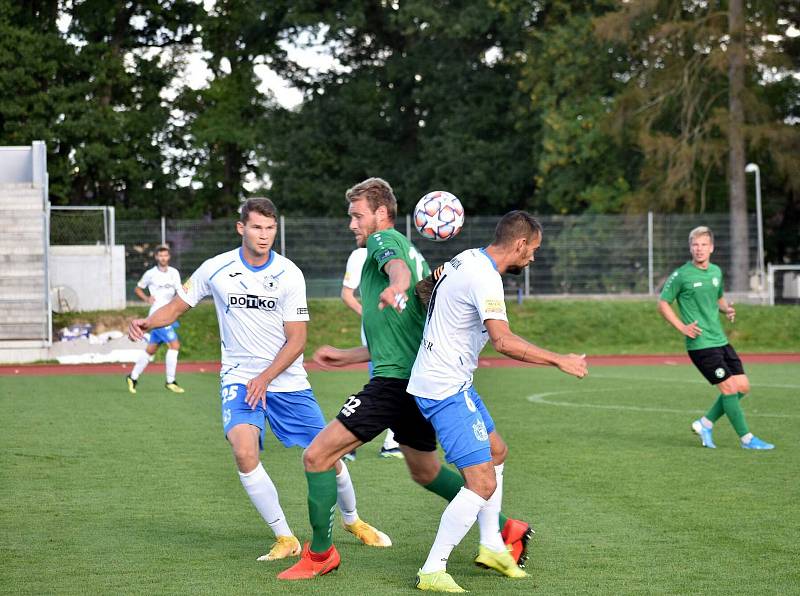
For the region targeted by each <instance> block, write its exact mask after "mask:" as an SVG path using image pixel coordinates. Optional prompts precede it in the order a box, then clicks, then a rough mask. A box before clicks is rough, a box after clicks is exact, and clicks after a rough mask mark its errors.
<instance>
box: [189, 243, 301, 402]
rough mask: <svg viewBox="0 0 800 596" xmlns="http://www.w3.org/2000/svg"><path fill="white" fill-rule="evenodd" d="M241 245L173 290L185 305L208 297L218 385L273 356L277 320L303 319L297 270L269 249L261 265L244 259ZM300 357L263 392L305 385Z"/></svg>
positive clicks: (241, 377)
mask: <svg viewBox="0 0 800 596" xmlns="http://www.w3.org/2000/svg"><path fill="white" fill-rule="evenodd" d="M241 250H242V249H241V248H237V249H235V250H231V251H229V252H225V253H222V254H221V255H217V256H216V257H212V258H210V259H208V260H207V261H206V262H204V263H203V264H202V265H200V267H199V268H198V269H197V271H195V272H194V274H193V275H192V277H191V279H189V281H188V282H186V284H185V285H184V286H183V287H182V288H181V289H180V290H178V295H179V296H180V297H181V299H182V300H184V301H185V302H186V303H187V304H188V305H189V306H196V305H197V303H198V302H200V300H202V299H203V298H204V297H205V296H209V295H210V296H212V297H213V298H214V306H215V307H216V310H217V320H218V321H219V335H220V338H221V340H222V369H221V371H220V377H221V379H222V384H223V385H228V384H231V383H246V382H247V381H249V380H250V379H252V378H253V377H255V376H258V375H259V374H261V373H262V372H264V369H266V368H267V367H268V366H269V365H270V364H272V361H273V360H274V359H275V355H276V354H277V353H278V352H279V351H280V349H281V348H282V347H283V346H284V344H285V343H286V333H285V331H284V328H283V323H284V322H286V321H308V319H309V317H308V304H307V302H306V281H305V278H304V277H303V273H302V272H301V271H300V269H299V268H298V267H297V266H296V265H295V264H294V263H292V262H291V261H290V260H289V259H287V258H286V257H283V256H281V255H279V254H277V253H275V252H274V251H272V252H271V253H270V257H269V260H268V261H267V262H266V263H265V264H264V265H262V266H261V267H253V266H251V265H250V264H249V263H247V262H245V260H244V258H243V257H242V253H241ZM310 387H311V385H310V384H309V382H308V376H307V375H306V370H305V368H303V355H302V354H300V356H298V357H297V359H296V360H295V361H294V362H292V364H290V365H289V367H288V368H287V369H286V370H284V371H283V372H282V373H281V374H279V375H278V376H277V377H276V378H275V379H274V380H273V381H272V383H270V385H269V387H268V390H269V391H277V392H286V391H301V390H303V389H308V388H310Z"/></svg>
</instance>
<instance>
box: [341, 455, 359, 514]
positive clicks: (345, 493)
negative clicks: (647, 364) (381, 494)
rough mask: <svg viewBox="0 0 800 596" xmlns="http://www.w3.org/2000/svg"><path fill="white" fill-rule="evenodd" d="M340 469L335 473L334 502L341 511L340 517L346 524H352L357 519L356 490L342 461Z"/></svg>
mask: <svg viewBox="0 0 800 596" xmlns="http://www.w3.org/2000/svg"><path fill="white" fill-rule="evenodd" d="M341 464H342V471H341V472H339V473H338V474H336V504H337V505H338V506H339V511H341V512H342V519H343V520H344V523H346V524H354V523H355V522H356V520H357V519H358V510H357V509H356V491H355V489H354V488H353V481H352V480H350V471H349V470H348V469H347V466H346V465H345V464H344V462H341Z"/></svg>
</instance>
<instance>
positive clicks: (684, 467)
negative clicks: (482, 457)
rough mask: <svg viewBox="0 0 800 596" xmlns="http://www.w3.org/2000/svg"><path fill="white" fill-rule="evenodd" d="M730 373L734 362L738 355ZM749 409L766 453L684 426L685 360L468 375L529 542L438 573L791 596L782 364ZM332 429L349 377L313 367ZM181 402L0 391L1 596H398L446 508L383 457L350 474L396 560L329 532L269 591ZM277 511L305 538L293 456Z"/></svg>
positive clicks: (272, 566) (790, 449) (790, 446)
mask: <svg viewBox="0 0 800 596" xmlns="http://www.w3.org/2000/svg"><path fill="white" fill-rule="evenodd" d="M745 364H746V365H747V363H746V362H745ZM748 372H749V374H750V378H751V381H752V384H753V391H752V394H751V395H750V396H748V397H747V399H746V401H745V403H744V406H745V412H746V413H747V416H748V421H749V422H750V426H751V429H752V430H753V431H754V432H755V433H756V434H757V435H759V436H761V437H762V438H764V439H766V440H768V441H772V442H774V443H776V444H777V449H776V450H775V451H773V452H749V451H745V450H742V449H740V448H739V447H738V445H737V439H736V436H735V435H734V433H733V431H732V429H731V428H730V425H729V424H728V423H727V422H726V421H721V423H720V424H719V425H718V428H717V430H716V431H715V440H716V443H717V446H718V449H716V450H715V451H713V450H708V449H703V448H701V447H700V443H699V441H698V440H697V439H696V437H695V436H694V435H692V434H691V432H690V430H689V424H690V422H691V420H692V419H694V418H696V417H697V416H698V415H699V414H700V413H701V412H702V411H703V410H705V408H706V407H707V406H708V405H709V404H710V403H711V400H712V399H713V398H714V394H713V392H712V389H711V388H710V387H708V386H707V385H706V384H705V382H704V381H703V380H702V379H701V378H700V376H699V374H698V373H697V372H696V371H695V370H694V369H693V368H690V367H688V366H674V367H666V366H664V367H625V368H622V367H607V368H605V367H604V368H600V367H598V368H594V369H593V370H592V373H591V375H590V377H589V378H587V379H585V380H583V381H577V380H574V379H571V378H568V377H566V376H564V375H562V374H560V373H558V372H556V371H553V370H545V369H493V370H482V371H479V374H478V377H477V383H476V385H477V388H478V390H479V391H480V392H481V393H482V395H483V396H484V398H485V400H486V402H487V404H488V406H489V408H490V411H491V412H492V414H493V416H494V418H495V421H496V422H497V426H498V430H499V432H500V433H501V434H502V435H503V436H504V437H505V439H506V441H507V442H508V444H509V446H510V450H511V451H510V456H509V459H508V461H507V464H506V485H505V486H506V492H505V499H504V504H505V506H504V510H505V511H506V512H507V513H508V514H510V515H512V516H515V517H521V518H524V519H527V520H530V521H531V522H532V523H533V524H534V526H535V527H536V529H537V532H538V533H537V535H536V537H535V538H534V545H533V548H532V556H531V560H530V562H529V565H528V571H529V572H530V573H531V577H530V578H529V579H526V580H516V581H514V580H507V579H505V578H502V577H499V576H494V575H491V574H490V573H489V572H487V571H482V570H479V569H478V568H476V567H474V566H473V565H472V564H471V560H472V557H473V556H474V551H475V548H476V543H477V531H476V530H475V529H473V530H472V532H471V533H470V534H469V535H468V536H467V538H466V539H465V540H464V542H463V543H462V545H461V546H459V547H458V548H457V549H456V551H455V552H454V553H453V556H452V557H451V560H450V566H449V569H450V571H451V573H452V574H453V575H454V576H455V578H456V579H457V580H458V581H459V582H460V583H461V584H462V585H463V586H464V587H465V588H467V589H469V590H470V591H471V592H473V593H475V594H499V593H502V594H517V593H518V594H529V593H532V592H536V593H541V594H689V593H693V594H734V593H740V594H759V595H760V594H789V593H798V592H800V571H799V570H798V561H800V546H799V545H798V536H800V510H799V509H798V506H797V504H798V503H799V502H800V482H798V480H797V472H798V470H800V449H799V448H798V436H800V410H798V408H797V398H798V389H800V366H798V365H750V366H748ZM311 380H312V383H313V385H314V387H315V391H316V393H317V395H318V397H319V399H320V402H321V404H322V406H323V409H324V411H325V413H326V415H328V416H332V415H333V414H334V413H335V412H336V411H337V408H338V406H339V405H340V404H341V403H342V401H343V398H344V397H345V396H346V395H347V394H348V392H349V391H351V390H352V389H354V388H356V387H358V386H359V385H360V384H361V383H362V382H363V381H364V380H365V374H364V373H360V372H337V373H314V374H312V379H311ZM181 382H182V384H183V385H184V386H185V387H186V389H187V392H186V394H184V395H183V396H176V395H173V394H171V393H168V392H166V391H164V390H163V388H162V379H161V376H160V375H157V374H147V373H146V374H145V375H144V376H143V377H142V379H141V381H140V384H139V388H140V390H139V394H138V395H137V396H135V397H133V396H130V395H129V394H128V393H127V392H126V391H125V389H124V384H123V377H122V375H120V376H92V377H81V376H61V377H0V407H2V411H3V412H4V413H5V416H4V420H5V421H6V424H5V425H4V426H5V427H4V432H3V434H2V438H0V495H2V498H0V528H2V534H3V539H2V542H1V543H0V549H2V553H1V554H2V559H3V563H2V566H0V591H2V592H13V593H18V594H45V593H50V594H77V593H92V594H97V593H103V594H127V593H136V594H152V593H157V594H188V593H192V594H252V593H267V594H268V593H276V592H280V593H293V594H319V593H337V592H338V593H340V594H358V595H360V594H413V593H414V591H413V589H412V586H413V579H414V574H415V572H416V570H417V568H418V567H419V566H420V565H421V564H422V562H423V561H424V559H425V556H426V554H427V551H428V548H429V547H430V544H431V542H432V540H433V537H434V534H435V531H436V527H437V524H438V520H439V516H440V515H441V512H442V510H443V508H444V503H443V501H441V500H440V499H438V498H437V497H435V496H433V495H432V494H430V493H428V492H427V491H424V490H422V489H420V488H418V487H416V486H415V485H414V484H413V483H412V482H411V481H410V480H409V478H408V476H407V474H406V472H405V466H404V464H403V463H402V462H400V461H396V460H391V461H385V460H380V459H379V458H378V457H377V452H378V448H379V445H378V444H370V445H367V446H365V447H362V449H361V450H360V451H359V455H358V459H357V461H356V462H354V463H352V464H350V470H351V474H352V476H353V479H354V482H355V484H356V490H357V492H358V495H359V505H360V506H359V511H360V513H361V515H362V517H363V518H364V519H366V520H368V521H370V522H371V523H373V524H375V525H377V526H378V527H380V528H381V529H383V530H384V531H386V532H387V533H388V534H389V535H390V536H391V537H392V538H393V540H394V542H395V546H394V547H393V548H391V549H389V550H379V549H370V548H367V547H364V546H361V545H360V544H357V543H355V542H354V539H353V538H352V537H351V536H350V535H349V534H348V535H345V533H344V532H343V531H342V530H340V529H338V528H337V529H336V530H335V534H334V535H335V540H336V544H337V546H338V548H339V550H340V552H341V554H342V557H343V564H342V567H341V569H340V570H339V571H337V572H336V573H335V574H333V575H332V576H328V577H325V578H321V579H318V580H315V581H311V582H303V583H299V584H295V583H293V584H289V585H286V584H282V583H279V582H278V581H277V580H276V579H275V574H276V573H278V572H279V571H280V570H282V569H283V568H285V567H286V563H285V562H276V563H257V562H256V561H255V559H256V557H257V556H258V555H260V554H262V553H263V552H265V549H267V548H268V547H269V545H270V543H271V535H270V532H269V529H268V528H266V527H265V526H264V525H263V523H262V522H261V521H260V518H259V517H258V514H257V513H256V511H255V509H254V508H253V507H252V506H251V505H250V503H249V501H248V499H247V497H246V496H245V493H244V491H243V490H242V487H241V485H240V483H239V480H238V478H237V475H236V472H235V468H234V463H233V459H232V457H231V454H230V450H229V448H228V446H227V444H226V442H225V441H224V439H223V436H222V433H221V428H220V420H219V418H220V415H219V402H218V397H217V395H218V393H217V376H216V375H215V374H184V375H181ZM262 461H263V462H264V465H265V467H266V468H267V470H268V471H269V472H270V474H271V476H272V477H273V479H274V480H275V483H276V484H277V486H278V489H279V492H280V494H281V498H282V503H283V506H284V509H285V511H286V514H287V516H288V518H289V521H290V523H291V524H292V526H293V528H294V530H295V532H296V533H297V534H298V535H299V536H300V538H301V539H307V538H308V537H309V527H308V521H307V514H306V508H305V498H306V485H305V479H304V476H303V473H302V469H301V464H300V451H299V450H298V449H293V450H285V449H283V448H282V447H279V446H278V445H277V444H276V442H275V441H274V439H270V441H269V442H268V444H267V446H266V451H265V452H264V454H263V456H262Z"/></svg>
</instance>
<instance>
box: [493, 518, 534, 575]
mask: <svg viewBox="0 0 800 596" xmlns="http://www.w3.org/2000/svg"><path fill="white" fill-rule="evenodd" d="M500 534H501V535H502V536H503V542H505V543H506V545H507V546H508V548H509V550H510V551H511V556H512V557H514V560H515V561H516V562H517V565H519V566H520V567H525V562H526V561H527V560H528V541H529V540H530V539H531V536H533V534H534V531H533V528H531V527H530V525H528V524H527V523H525V522H524V521H522V520H519V519H511V518H508V519H507V520H506V523H505V525H504V526H503V531H502V532H500Z"/></svg>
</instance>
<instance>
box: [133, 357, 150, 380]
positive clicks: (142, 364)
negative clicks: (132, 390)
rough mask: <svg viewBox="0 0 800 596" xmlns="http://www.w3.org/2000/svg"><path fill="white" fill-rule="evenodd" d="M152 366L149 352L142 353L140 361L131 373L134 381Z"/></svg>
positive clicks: (137, 361)
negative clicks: (148, 366)
mask: <svg viewBox="0 0 800 596" xmlns="http://www.w3.org/2000/svg"><path fill="white" fill-rule="evenodd" d="M148 364H150V354H148V353H147V352H142V353H141V354H139V358H138V360H136V364H134V365H133V370H132V371H131V379H133V380H134V381H135V380H137V379H138V378H139V375H141V374H142V373H143V372H144V369H145V368H147V365H148Z"/></svg>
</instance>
